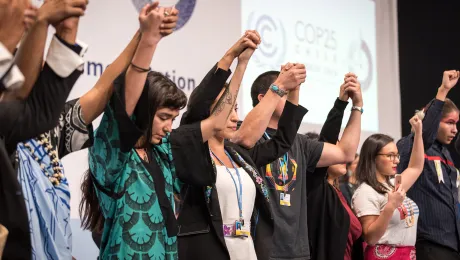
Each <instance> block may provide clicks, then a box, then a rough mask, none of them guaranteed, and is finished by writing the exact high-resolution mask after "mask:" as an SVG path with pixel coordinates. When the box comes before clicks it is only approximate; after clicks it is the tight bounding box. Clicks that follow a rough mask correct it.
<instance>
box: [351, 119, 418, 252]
mask: <svg viewBox="0 0 460 260" xmlns="http://www.w3.org/2000/svg"><path fill="white" fill-rule="evenodd" d="M409 122H410V124H411V126H412V129H413V131H414V133H415V135H414V147H413V149H412V156H411V159H410V162H409V167H408V168H407V169H406V170H405V171H404V172H403V173H402V180H401V183H399V182H398V183H397V184H396V186H395V183H394V182H393V181H390V179H391V178H392V177H393V176H394V175H395V174H396V173H397V171H396V167H397V165H398V164H399V158H400V156H399V152H398V148H397V147H396V144H395V142H394V140H393V138H391V137H390V136H388V135H384V134H374V135H371V136H370V137H369V138H367V139H366V141H364V143H363V146H362V148H361V152H360V159H359V163H358V167H357V169H356V177H357V180H358V182H359V183H360V186H359V187H358V189H357V190H356V191H355V194H354V195H353V199H352V206H353V210H354V211H355V213H356V216H357V217H358V218H359V221H360V222H361V225H362V229H363V235H364V239H365V242H367V244H368V246H367V247H366V251H365V259H389V260H393V259H407V260H411V259H414V256H415V240H416V236H417V221H418V216H419V209H418V207H417V205H416V204H415V202H414V201H412V200H411V199H410V198H408V197H406V191H407V190H409V189H410V188H411V187H412V185H413V184H414V182H415V181H416V180H417V178H418V177H419V176H420V173H421V172H422V170H423V158H424V157H423V155H424V153H423V140H422V121H421V119H419V118H418V117H417V116H414V117H413V118H411V120H410V121H409ZM398 179H399V178H398Z"/></svg>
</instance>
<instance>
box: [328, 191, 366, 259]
mask: <svg viewBox="0 0 460 260" xmlns="http://www.w3.org/2000/svg"><path fill="white" fill-rule="evenodd" d="M335 190H336V191H337V195H339V198H340V201H341V202H342V205H343V207H344V208H345V209H346V210H347V212H348V215H349V216H350V228H349V229H348V239H347V247H346V248H345V255H344V257H343V259H344V260H351V255H352V254H351V253H352V250H353V243H354V242H355V241H356V240H357V239H358V238H359V237H360V236H361V233H362V231H363V230H362V228H361V223H360V222H359V220H358V218H357V217H356V216H355V214H354V213H353V211H352V210H351V208H350V207H349V206H348V203H347V200H346V199H345V197H344V196H343V194H342V192H341V191H340V190H337V189H335Z"/></svg>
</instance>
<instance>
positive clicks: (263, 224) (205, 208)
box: [176, 48, 307, 259]
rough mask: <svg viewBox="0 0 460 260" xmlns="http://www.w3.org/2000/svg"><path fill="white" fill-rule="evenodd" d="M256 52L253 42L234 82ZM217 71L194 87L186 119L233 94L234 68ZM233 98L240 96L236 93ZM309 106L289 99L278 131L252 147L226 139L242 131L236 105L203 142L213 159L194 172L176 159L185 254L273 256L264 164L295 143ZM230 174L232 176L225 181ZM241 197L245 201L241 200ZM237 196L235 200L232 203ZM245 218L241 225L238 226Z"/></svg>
mask: <svg viewBox="0 0 460 260" xmlns="http://www.w3.org/2000/svg"><path fill="white" fill-rule="evenodd" d="M252 52H254V49H252V48H247V49H246V50H244V51H242V53H240V54H238V55H237V56H238V59H239V61H238V66H237V68H236V72H235V75H234V76H233V78H232V81H231V83H230V84H238V85H239V83H240V82H241V79H242V76H243V72H244V70H245V68H246V65H247V60H249V57H250V56H251V55H252ZM215 71H216V68H215V67H214V68H213V69H212V70H211V71H210V72H209V73H208V75H207V76H206V77H205V79H204V80H203V81H202V83H205V84H201V85H200V86H199V87H197V88H196V89H195V90H194V91H193V93H192V95H191V96H190V99H189V103H188V107H187V108H188V109H187V112H186V113H185V114H184V116H183V117H182V121H181V123H182V124H190V123H193V122H197V121H200V120H203V119H204V118H207V117H208V116H209V114H210V113H216V111H217V112H218V111H219V106H220V102H222V101H224V102H225V101H226V100H228V98H227V97H226V95H227V93H228V91H227V89H228V88H231V85H230V86H229V87H228V86H225V81H226V79H227V77H228V74H227V75H226V77H225V76H222V77H218V76H216V73H214V72H215ZM280 77H281V78H283V77H284V78H285V79H286V80H285V81H286V82H287V81H288V80H287V78H288V77H289V76H286V74H282V76H280ZM291 79H292V78H291ZM303 81H304V79H303ZM303 81H302V80H300V81H298V82H293V81H292V80H291V81H290V82H291V83H290V86H288V85H289V84H286V85H284V87H286V88H291V89H294V88H296V87H298V86H299V85H300V83H301V82H303ZM224 86H225V87H224ZM223 87H224V89H222V88H223ZM295 91H298V89H297V90H295ZM295 91H294V90H293V92H295ZM297 94H298V92H297ZM232 99H233V100H236V97H233V98H232ZM279 100H281V98H279ZM235 105H236V104H235ZM259 105H262V106H263V104H259ZM211 111H212V112H211ZM306 112H307V110H306V109H305V108H303V107H301V106H297V105H294V104H292V103H290V102H289V101H288V102H286V104H285V107H284V111H283V114H282V116H281V119H280V121H279V126H278V131H277V133H276V135H275V136H274V137H273V138H272V139H271V140H269V141H267V142H265V143H262V144H259V145H256V146H254V147H252V148H251V149H246V148H243V147H241V146H239V145H237V144H234V143H231V142H230V141H224V140H225V139H230V138H231V136H232V133H234V132H236V131H237V130H236V126H237V122H238V116H237V114H236V108H235V110H234V111H232V112H231V114H230V116H229V118H228V123H227V128H226V129H224V130H222V131H220V132H218V133H216V134H215V136H214V137H213V138H211V139H209V141H208V142H207V143H205V144H203V145H206V146H208V147H209V150H210V153H209V156H210V158H209V159H210V162H212V163H211V164H210V165H209V167H208V168H207V169H203V171H201V172H191V171H187V170H186V169H181V167H180V166H179V165H176V170H177V175H178V177H179V178H180V179H181V180H182V181H183V182H185V185H184V187H183V189H182V192H181V197H182V202H181V205H182V206H181V209H180V214H179V217H178V223H179V234H178V247H179V259H266V258H268V257H267V256H268V255H269V254H268V253H269V246H270V245H271V243H272V241H271V240H272V233H273V217H272V215H271V208H270V204H269V203H270V199H272V198H269V195H268V190H267V186H266V184H265V180H264V178H263V176H261V175H260V174H259V172H258V169H259V168H260V167H262V166H264V165H266V164H268V163H271V162H272V161H274V160H276V159H278V158H279V157H280V156H282V155H283V154H284V153H286V152H287V151H288V150H289V149H290V147H291V145H292V143H293V141H294V138H295V135H296V133H297V130H298V128H299V126H300V123H301V121H302V118H303V116H304V115H305V113H306ZM269 114H270V115H271V113H269ZM267 123H268V120H267ZM263 129H265V127H263ZM255 134H257V133H255ZM262 134H263V132H261V133H260V136H261V135H262ZM260 136H259V137H260ZM230 177H232V178H231V179H230ZM225 178H226V180H229V181H227V182H225V181H222V180H224V179H225ZM232 180H233V181H232ZM245 180H246V182H245ZM248 182H250V183H248ZM223 186H225V187H223ZM241 190H242V194H241V193H240V191H241ZM235 199H236V201H238V202H241V203H236V201H235ZM232 200H233V202H235V203H233V204H232V203H231V202H230V201H232ZM237 204H239V205H237ZM238 213H240V215H239V214H238ZM230 219H231V221H230ZM243 223H244V226H242V227H241V229H239V227H237V226H238V225H243ZM249 226H250V228H249ZM238 235H240V236H239V237H238ZM246 242H247V243H246ZM251 247H252V248H251Z"/></svg>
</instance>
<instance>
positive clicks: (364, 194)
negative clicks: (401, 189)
mask: <svg viewBox="0 0 460 260" xmlns="http://www.w3.org/2000/svg"><path fill="white" fill-rule="evenodd" d="M362 185H365V184H361V186H362ZM382 196H383V195H381V194H379V193H378V192H377V191H375V190H374V189H372V188H371V187H370V186H368V185H365V186H364V187H359V188H358V189H357V190H356V191H355V193H354V194H353V198H352V200H351V204H352V208H353V211H354V212H355V214H356V216H357V217H358V218H359V217H363V216H379V215H380V211H381V206H382V205H381V202H382V198H381V197H382ZM383 198H384V197H383Z"/></svg>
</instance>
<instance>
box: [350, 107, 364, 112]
mask: <svg viewBox="0 0 460 260" xmlns="http://www.w3.org/2000/svg"><path fill="white" fill-rule="evenodd" d="M353 110H356V111H359V112H361V114H362V113H364V109H363V108H362V107H358V106H352V107H351V111H353Z"/></svg>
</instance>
